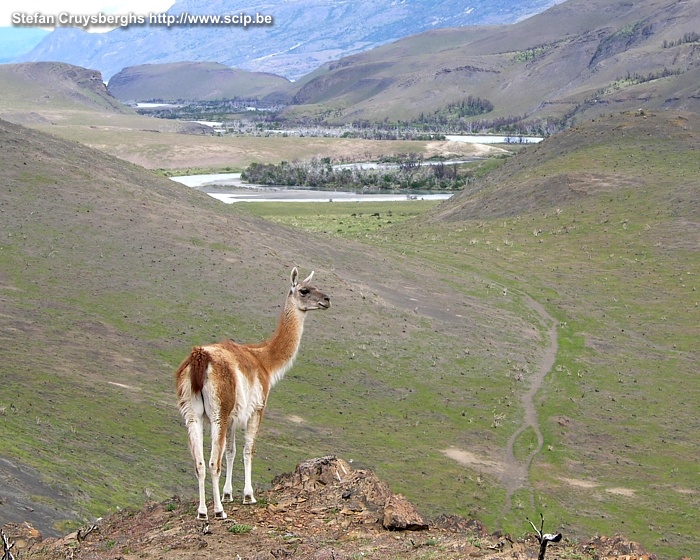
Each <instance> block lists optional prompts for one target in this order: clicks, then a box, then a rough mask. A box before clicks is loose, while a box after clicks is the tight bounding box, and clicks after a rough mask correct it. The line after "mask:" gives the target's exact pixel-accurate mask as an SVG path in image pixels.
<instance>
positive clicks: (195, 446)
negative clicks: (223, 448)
mask: <svg viewBox="0 0 700 560" xmlns="http://www.w3.org/2000/svg"><path fill="white" fill-rule="evenodd" d="M186 423H187V434H188V436H189V441H190V451H191V452H192V459H194V470H195V473H196V475H197V481H198V482H199V507H198V508H197V518H198V519H207V517H208V516H207V501H206V495H205V490H204V484H205V482H206V476H207V470H206V464H205V463H204V406H203V404H202V402H201V400H200V399H193V401H192V403H191V410H190V411H189V414H188V415H187V418H186Z"/></svg>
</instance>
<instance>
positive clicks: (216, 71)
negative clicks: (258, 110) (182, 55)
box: [107, 62, 290, 101]
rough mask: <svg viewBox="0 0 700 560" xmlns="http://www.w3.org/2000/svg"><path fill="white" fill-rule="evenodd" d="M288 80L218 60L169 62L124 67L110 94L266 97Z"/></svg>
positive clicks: (136, 97) (163, 97)
mask: <svg viewBox="0 0 700 560" xmlns="http://www.w3.org/2000/svg"><path fill="white" fill-rule="evenodd" d="M289 83H290V82H289V80H287V79H286V78H282V77H280V76H275V75H274V74H267V73H264V72H247V71H245V70H240V69H237V68H229V67H228V66H224V65H223V64H219V63H217V62H171V63H167V64H142V65H139V66H129V67H128V68H124V69H123V70H121V71H120V72H118V73H117V74H115V75H114V76H112V78H111V79H110V80H109V84H108V86H107V89H108V90H109V93H110V94H111V95H113V96H114V97H116V98H117V99H121V100H122V101H131V100H134V101H140V100H146V99H160V100H169V101H175V100H178V99H188V100H191V99H198V100H204V101H208V100H214V99H231V98H234V97H260V98H262V97H265V96H266V95H269V94H271V93H274V92H277V91H281V90H285V89H286V88H287V87H288V86H289Z"/></svg>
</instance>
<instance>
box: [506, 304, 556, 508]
mask: <svg viewBox="0 0 700 560" xmlns="http://www.w3.org/2000/svg"><path fill="white" fill-rule="evenodd" d="M523 297H524V298H525V301H526V303H527V305H528V306H529V307H530V308H531V309H533V310H534V311H536V312H537V314H538V315H539V317H540V321H541V323H542V325H543V326H545V327H546V329H547V333H548V336H549V343H548V345H547V347H546V348H545V352H544V354H543V355H542V358H541V360H540V363H539V365H538V368H537V371H535V373H534V375H533V376H532V379H531V382H530V388H529V390H528V391H527V392H526V393H524V394H523V395H522V397H521V402H522V405H523V410H524V415H523V416H524V417H523V422H522V424H521V425H520V427H519V428H518V429H517V430H516V431H515V432H514V433H513V435H512V436H510V439H509V440H508V444H507V446H506V450H505V453H504V457H503V471H502V474H501V478H500V481H501V483H502V484H503V486H504V487H505V489H506V500H505V504H504V506H503V510H502V511H501V515H505V514H506V513H508V512H509V511H510V509H511V508H512V497H513V494H514V493H515V492H516V491H517V490H519V489H520V488H523V487H524V486H526V485H527V479H528V472H529V470H530V465H531V464H532V460H533V459H534V458H535V456H536V455H537V454H538V453H539V452H540V451H541V450H542V445H543V442H544V438H543V437H542V431H541V430H540V424H539V421H538V419H537V410H536V408H535V403H534V398H535V395H536V394H537V391H539V390H540V388H541V387H542V383H543V382H544V378H545V376H546V375H547V373H549V372H550V371H551V369H552V367H553V366H554V362H555V361H556V357H557V351H558V349H559V345H558V342H557V325H558V321H557V320H556V319H555V318H554V317H552V316H551V315H550V314H549V313H547V310H546V309H545V308H544V306H543V305H542V304H540V303H539V302H537V301H535V300H534V299H532V298H531V297H530V296H529V295H527V294H523ZM529 428H532V429H533V430H534V431H535V434H536V435H537V446H536V447H535V449H533V450H532V451H531V452H530V454H529V455H528V456H527V457H526V458H525V460H522V461H521V460H518V459H517V457H516V456H515V442H516V441H517V440H518V437H519V436H520V435H521V434H522V433H523V432H525V431H526V430H528V429H529Z"/></svg>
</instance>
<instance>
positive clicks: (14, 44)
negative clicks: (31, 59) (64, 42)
mask: <svg viewBox="0 0 700 560" xmlns="http://www.w3.org/2000/svg"><path fill="white" fill-rule="evenodd" d="M48 34H49V32H48V31H46V30H45V29H39V28H35V27H0V64H4V63H6V62H12V61H13V60H14V59H16V58H17V57H19V56H21V55H23V54H26V53H28V52H29V51H31V50H32V49H33V48H34V47H35V46H36V45H37V44H39V42H40V41H41V40H42V39H43V38H44V37H45V36H46V35H48Z"/></svg>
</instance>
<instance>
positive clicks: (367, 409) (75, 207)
mask: <svg viewBox="0 0 700 560" xmlns="http://www.w3.org/2000/svg"><path fill="white" fill-rule="evenodd" d="M698 130H700V127H699V126H698V120H697V117H695V116H687V115H686V116H684V115H669V114H666V113H664V114H659V115H640V114H624V115H616V116H614V117H613V116H610V117H607V118H606V119H603V120H596V121H595V122H590V123H586V124H585V125H581V126H580V127H578V128H575V129H573V130H571V131H569V132H567V133H565V134H562V135H560V136H555V137H553V138H551V139H549V140H547V141H546V142H544V143H542V144H540V145H538V146H535V147H529V148H527V149H525V150H523V151H522V152H520V153H519V154H518V155H517V156H516V157H515V158H512V159H510V160H508V161H507V162H506V163H505V164H504V165H503V166H502V167H501V169H500V171H498V172H497V173H499V175H497V176H494V178H493V179H492V180H486V181H484V182H482V183H480V184H479V185H478V186H477V187H475V188H474V189H473V190H471V191H469V192H465V193H463V194H461V195H459V196H458V197H456V198H455V199H454V200H452V201H449V202H448V203H445V204H444V205H441V206H438V207H437V208H435V209H434V210H433V211H431V212H430V213H429V214H428V215H426V216H425V217H424V218H419V219H418V221H416V220H415V219H414V220H404V217H408V216H403V215H404V214H411V213H412V212H414V211H413V210H411V208H412V206H411V204H412V203H411V202H401V203H391V204H388V205H387V206H385V207H384V208H385V209H384V210H377V212H375V211H372V212H371V213H370V212H369V211H363V210H362V209H361V208H359V207H357V206H356V205H355V206H353V207H348V208H347V213H346V214H343V210H344V207H343V206H341V205H340V204H336V203H334V204H333V205H332V206H333V208H332V209H330V210H332V213H331V212H330V211H325V210H324V208H323V207H322V206H318V205H309V206H300V207H297V208H296V209H295V208H294V207H291V206H285V207H284V209H282V210H279V213H280V216H279V218H278V219H279V220H282V221H287V222H289V223H290V225H294V223H292V222H293V221H296V223H297V224H298V223H299V222H301V221H306V227H307V228H309V229H312V230H314V231H313V232H310V233H309V232H306V231H304V230H300V229H297V228H296V227H294V228H288V227H286V226H284V225H275V224H274V223H272V222H271V221H269V219H266V220H262V219H260V218H255V217H251V216H250V215H249V213H250V212H251V211H253V210H254V209H255V208H256V207H255V206H254V205H247V206H246V208H248V209H249V210H248V211H244V208H243V207H242V206H239V205H234V206H226V205H223V204H220V203H218V202H216V201H215V200H213V199H211V198H209V197H207V196H206V195H203V194H201V193H198V192H195V191H191V190H188V189H187V188H184V187H182V186H180V185H177V184H174V183H172V182H170V181H168V180H167V179H159V178H155V177H153V176H151V175H150V174H149V173H148V172H146V171H145V170H144V169H143V168H140V167H137V166H133V165H130V164H127V163H125V162H124V161H121V160H118V159H116V158H113V157H109V156H106V155H105V154H104V153H102V152H99V151H96V150H92V149H90V148H87V147H84V146H82V145H80V144H78V143H75V142H67V141H65V140H60V139H57V138H55V137H52V136H48V135H45V134H42V133H39V132H36V131H33V130H30V129H26V128H23V127H19V126H16V125H12V124H9V123H4V122H3V123H2V127H1V128H0V143H1V144H2V146H3V150H1V151H0V158H2V160H1V161H0V163H1V164H2V165H0V169H1V170H2V171H1V173H2V175H3V184H4V185H6V188H4V189H2V190H1V191H0V197H1V198H0V211H1V212H2V216H3V219H2V222H1V224H2V225H1V227H2V230H1V231H0V233H1V234H2V237H0V285H1V286H2V288H1V289H2V292H1V293H2V297H1V298H0V306H1V308H0V313H2V315H3V318H4V322H3V330H2V333H1V335H2V338H1V339H0V340H1V343H2V353H3V360H2V364H1V365H0V387H2V390H1V391H0V411H1V413H0V424H1V425H2V433H3V447H2V452H1V453H0V455H1V456H2V458H4V459H8V460H10V461H12V462H14V463H15V464H18V465H21V466H27V467H31V468H33V469H36V472H38V473H39V475H40V476H41V480H42V482H43V483H44V485H49V486H51V487H53V488H55V489H56V490H57V495H56V496H53V497H52V496H49V497H44V498H42V501H43V502H48V504H49V505H50V507H59V505H60V507H61V511H66V510H72V511H73V512H74V513H73V514H71V517H74V518H81V517H83V516H84V517H88V518H89V517H90V516H97V515H103V514H106V513H108V512H110V511H113V510H114V509H115V508H117V507H124V506H127V505H134V504H139V503H141V502H142V501H143V500H144V499H145V498H146V497H149V496H150V497H152V498H155V499H165V498H167V497H168V496H170V495H171V494H173V493H178V494H181V495H183V496H185V497H192V498H194V496H195V494H196V492H195V491H196V485H195V480H194V477H193V475H192V472H191V461H190V458H189V452H188V450H187V446H186V435H185V432H184V429H183V427H182V426H181V425H180V419H179V418H178V416H177V410H176V407H175V402H174V398H173V390H172V371H173V369H174V368H175V367H176V365H177V364H178V363H179V361H180V360H181V359H182V357H183V356H184V355H185V353H186V352H187V350H188V349H189V347H190V346H191V345H192V344H197V343H202V342H208V341H213V340H218V339H220V338H223V337H233V338H235V339H237V340H242V341H254V340H259V339H261V338H263V337H264V336H266V335H267V334H268V333H270V332H271V331H272V328H273V326H274V323H275V321H276V316H277V313H279V311H280V305H281V302H282V299H283V296H284V292H285V289H286V283H287V278H288V272H289V268H290V267H291V266H292V265H295V264H296V265H298V266H300V267H301V269H302V270H310V269H315V270H316V278H317V280H318V284H319V287H321V288H322V289H324V290H325V291H327V292H328V293H330V295H331V297H332V298H333V308H332V310H331V311H330V312H328V313H324V314H322V315H316V316H313V317H310V318H309V323H308V325H307V331H306V334H305V340H304V341H303V342H302V348H301V352H300V355H299V358H298V361H297V365H296V366H295V368H294V369H293V370H292V371H291V372H290V373H289V374H288V375H287V377H286V378H285V379H284V381H283V382H282V383H281V384H280V385H279V386H278V387H276V388H275V390H274V391H273V393H272V396H271V399H270V403H269V413H268V414H267V415H266V418H265V424H264V426H263V429H262V433H261V436H260V441H259V445H258V454H257V456H256V461H255V462H254V480H255V484H256V485H265V484H266V483H267V482H268V481H269V480H270V479H271V478H272V476H273V475H274V474H278V473H280V472H285V471H289V470H291V469H292V468H293V467H294V465H295V464H296V463H297V462H299V461H300V460H303V459H305V458H308V457H312V456H318V455H323V454H329V453H336V454H339V455H340V456H342V457H344V458H347V459H348V460H350V459H352V460H353V461H354V463H355V464H356V465H357V466H367V467H371V468H373V469H375V470H376V471H377V473H378V474H379V475H380V476H381V477H382V478H383V479H385V480H387V481H388V482H389V483H390V485H391V487H392V490H394V491H395V492H402V493H404V494H406V495H407V496H408V497H409V499H411V500H412V501H413V502H414V503H416V504H418V506H419V507H420V508H421V510H422V511H423V512H424V513H426V514H428V515H436V514H438V513H458V514H462V515H465V516H476V517H478V518H479V519H481V520H482V521H484V522H485V523H486V524H487V526H488V527H489V528H490V529H492V530H494V529H496V528H501V529H503V530H505V531H509V532H513V533H515V534H521V533H523V532H525V531H526V530H527V529H528V528H529V527H528V526H527V525H526V523H525V522H524V519H525V518H526V517H529V518H530V519H536V517H537V516H538V514H539V513H540V512H542V513H544V515H545V517H546V518H547V520H548V527H550V530H554V526H553V525H556V526H557V528H558V530H561V531H563V532H565V534H566V536H567V537H568V538H578V537H583V536H590V535H591V534H593V533H595V532H600V533H604V534H608V535H610V534H612V533H615V532H622V533H625V534H627V535H628V536H629V537H630V538H632V539H634V540H638V541H641V542H642V543H644V545H645V546H646V547H648V548H649V549H651V550H652V551H654V552H658V553H659V554H660V557H664V558H675V557H677V556H679V555H681V554H687V555H689V554H691V553H692V552H693V551H694V550H696V548H697V546H696V545H697V543H698V539H699V535H698V533H697V526H696V524H695V522H694V521H695V517H694V516H695V511H696V510H697V507H698V496H699V494H698V489H697V482H696V480H697V464H696V462H695V455H696V451H697V443H698V442H697V433H698V427H699V426H698V424H697V417H696V416H697V415H696V414H695V411H696V410H697V406H698V404H699V403H700V396H699V395H698V388H697V383H696V381H695V379H696V376H695V371H694V364H696V363H697V360H698V356H697V352H698V347H697V340H698V334H699V333H698V331H697V325H698V324H699V323H698V320H697V319H698V317H697V313H698V311H697V309H698V308H697V306H696V305H695V299H696V298H695V294H696V293H697V292H696V291H695V288H697V286H696V280H697V278H698V274H700V264H699V262H698V246H699V245H700V239H698V223H699V222H700V220H699V219H698V208H699V207H700V206H699V202H698V193H699V192H700V190H699V188H698V187H699V185H698V183H697V181H698V173H697V172H698V167H697V165H698V163H697V158H696V157H695V155H696V153H697V149H698V133H697V131H698ZM264 208H266V210H264V211H265V212H266V213H268V214H269V213H270V212H272V211H273V209H274V208H273V207H264ZM479 208H483V210H479ZM375 213H379V216H378V217H377V216H374V215H372V214H375ZM303 214H306V215H307V218H304V216H303ZM394 216H396V219H395V218H394ZM268 218H275V216H269V215H268ZM363 222H364V223H365V226H362V223H363ZM378 222H379V223H378ZM399 222H400V223H399ZM358 224H359V225H360V226H361V227H355V226H358ZM351 226H352V227H351ZM379 226H381V227H379ZM346 235H349V236H350V237H352V239H344V238H343V237H344V236H346ZM553 333H554V335H553ZM551 359H554V363H553V365H552V367H549V366H550V365H551V364H550V360H551ZM540 378H542V379H540ZM540 383H541V385H538V384H540ZM533 386H535V387H538V388H539V389H538V391H537V392H536V393H535V394H534V395H532V394H529V389H530V388H531V387H533ZM533 407H534V410H533ZM533 411H534V420H533V414H532V413H533ZM539 435H541V436H542V441H541V445H540V442H539V441H538V436H539ZM528 467H529V468H528ZM238 472H239V473H240V470H239V471H238ZM238 480H239V486H240V479H238ZM239 490H240V487H239V489H238V490H237V491H239ZM59 498H60V499H61V503H60V504H57V501H58V500H59ZM30 503H31V500H30ZM56 517H57V518H59V519H60V518H62V516H59V515H56ZM29 520H30V521H33V519H32V518H31V516H29ZM550 523H551V525H550Z"/></svg>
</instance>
